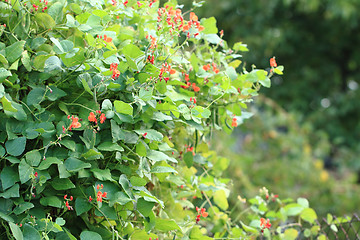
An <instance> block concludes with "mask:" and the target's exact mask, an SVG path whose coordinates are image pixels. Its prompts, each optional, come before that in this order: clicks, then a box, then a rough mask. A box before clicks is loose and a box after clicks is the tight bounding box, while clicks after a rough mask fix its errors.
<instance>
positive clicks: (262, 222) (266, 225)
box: [260, 218, 271, 232]
mask: <svg viewBox="0 0 360 240" xmlns="http://www.w3.org/2000/svg"><path fill="white" fill-rule="evenodd" d="M260 227H261V232H263V231H264V229H265V228H267V229H270V227H271V223H270V220H269V219H267V220H265V218H260Z"/></svg>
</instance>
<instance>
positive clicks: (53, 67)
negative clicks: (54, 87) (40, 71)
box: [44, 56, 64, 76]
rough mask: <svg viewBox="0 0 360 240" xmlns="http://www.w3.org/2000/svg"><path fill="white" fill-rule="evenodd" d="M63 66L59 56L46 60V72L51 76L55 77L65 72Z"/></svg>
mask: <svg viewBox="0 0 360 240" xmlns="http://www.w3.org/2000/svg"><path fill="white" fill-rule="evenodd" d="M61 65H62V63H61V60H60V58H58V57H57V56H51V57H49V58H48V59H46V60H45V63H44V72H45V73H48V74H50V76H55V75H57V74H58V73H60V72H62V71H64V69H63V68H62V66H61Z"/></svg>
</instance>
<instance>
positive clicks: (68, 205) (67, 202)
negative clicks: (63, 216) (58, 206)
mask: <svg viewBox="0 0 360 240" xmlns="http://www.w3.org/2000/svg"><path fill="white" fill-rule="evenodd" d="M73 199H74V198H73V196H70V198H69V199H68V198H67V194H65V195H64V200H66V202H65V206H66V207H67V209H68V210H69V211H70V210H74V209H73V207H72V206H70V204H69V201H72V200H73Z"/></svg>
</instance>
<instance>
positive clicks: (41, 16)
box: [35, 13, 56, 29]
mask: <svg viewBox="0 0 360 240" xmlns="http://www.w3.org/2000/svg"><path fill="white" fill-rule="evenodd" d="M35 20H36V22H37V24H38V25H39V26H41V27H43V28H45V29H52V28H53V27H55V25H56V23H55V21H54V19H53V18H52V17H51V16H50V15H49V14H47V13H37V14H35Z"/></svg>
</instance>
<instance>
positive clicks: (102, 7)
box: [0, 1, 314, 239]
mask: <svg viewBox="0 0 360 240" xmlns="http://www.w3.org/2000/svg"><path fill="white" fill-rule="evenodd" d="M12 4H13V5H11V4H10V3H4V2H1V5H0V7H1V9H2V10H4V11H1V14H0V22H4V23H6V27H4V26H1V28H0V31H1V32H0V34H1V44H0V54H1V55H0V56H1V57H0V60H1V65H0V94H1V95H0V97H1V105H0V106H1V112H0V117H1V119H2V121H1V122H0V153H1V165H2V171H1V174H0V179H1V189H0V191H1V192H0V202H1V207H0V217H1V219H2V220H1V223H2V227H3V230H4V231H2V238H4V237H8V238H11V237H12V236H13V237H14V238H15V239H42V238H44V239H149V238H157V237H160V238H174V237H178V238H182V239H189V238H190V239H209V238H210V236H212V237H216V238H218V237H223V238H224V237H228V236H246V235H252V236H258V235H259V234H260V231H259V230H260V229H261V226H260V225H259V218H260V216H263V214H264V212H265V211H263V208H265V207H266V206H265V205H263V204H262V205H261V209H260V210H259V211H254V214H253V220H254V222H253V224H251V223H250V227H249V228H248V229H251V231H248V230H247V228H246V227H244V226H245V225H239V223H237V222H236V221H232V220H231V219H230V218H229V216H228V212H227V211H228V209H229V208H230V205H229V203H228V200H227V198H228V197H229V192H230V191H229V188H228V183H229V179H226V178H223V177H222V173H223V171H224V170H225V169H226V168H227V165H228V163H229V161H228V160H227V159H224V158H221V157H217V156H216V154H213V153H211V154H210V151H209V149H208V144H207V143H208V141H209V139H210V137H211V134H212V132H213V131H214V130H216V129H223V130H225V131H227V132H231V131H232V130H233V127H234V126H236V125H237V124H238V123H241V122H242V121H243V119H245V118H248V117H249V116H250V115H246V114H243V113H242V109H244V108H246V106H247V105H246V103H248V102H250V101H251V98H252V97H253V96H256V95H257V92H258V91H259V89H260V87H261V86H266V87H269V86H270V79H269V78H270V77H271V76H272V74H273V73H272V72H269V73H268V72H267V71H264V70H258V69H255V68H254V69H252V71H251V72H248V71H245V69H243V70H240V71H238V72H236V70H235V67H236V66H237V65H238V62H237V61H240V60H238V59H237V58H239V57H240V56H241V55H239V54H238V52H239V51H244V50H245V49H244V46H243V45H239V46H237V47H236V48H238V49H234V50H232V49H230V48H229V47H228V46H227V43H226V42H225V41H224V40H222V39H221V37H222V36H221V35H222V34H220V36H218V35H217V31H218V30H217V27H216V20H215V19H214V18H208V19H202V20H200V21H198V20H199V19H198V17H197V16H196V15H195V14H194V13H193V12H191V13H190V16H188V15H187V14H183V13H182V10H181V8H180V6H177V3H176V1H170V2H168V3H166V4H165V7H159V3H158V2H156V1H151V2H148V1H139V2H135V1H130V2H127V1H126V2H124V3H118V2H116V1H112V3H108V2H106V3H105V2H103V1H52V2H47V1H42V2H40V3H37V2H36V3H35V2H33V1H21V2H19V1H16V2H15V1H13V2H12ZM36 4H38V5H36ZM157 19H158V20H157ZM234 66H235V67H234ZM273 70H274V69H273ZM274 71H275V70H274ZM254 204H256V203H255V202H254ZM198 207H199V208H198ZM206 209H207V210H206ZM254 209H255V208H254ZM304 209H308V208H304ZM207 211H208V212H207ZM304 211H305V210H304ZM297 214H302V215H301V218H302V219H304V220H305V221H309V222H313V220H314V214H313V212H312V211H311V210H307V211H306V212H303V211H299V212H297ZM256 219H257V220H256ZM256 221H257V222H256ZM254 229H255V230H254ZM267 231H268V230H267ZM5 235H6V236H5Z"/></svg>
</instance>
